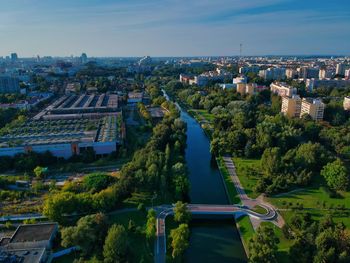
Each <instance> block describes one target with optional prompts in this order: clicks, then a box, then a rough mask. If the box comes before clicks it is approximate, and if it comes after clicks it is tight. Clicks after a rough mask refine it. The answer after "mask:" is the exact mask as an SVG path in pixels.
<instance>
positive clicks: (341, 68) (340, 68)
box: [335, 63, 345, 75]
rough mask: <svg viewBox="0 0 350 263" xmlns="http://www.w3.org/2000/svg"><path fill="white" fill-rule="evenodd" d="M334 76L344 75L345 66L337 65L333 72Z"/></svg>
mask: <svg viewBox="0 0 350 263" xmlns="http://www.w3.org/2000/svg"><path fill="white" fill-rule="evenodd" d="M335 74H337V75H344V74H345V65H344V64H342V63H339V64H337V69H336V71H335Z"/></svg>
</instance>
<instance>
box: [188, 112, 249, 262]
mask: <svg viewBox="0 0 350 263" xmlns="http://www.w3.org/2000/svg"><path fill="white" fill-rule="evenodd" d="M181 119H182V120H183V121H185V122H186V123H187V148H186V162H187V165H188V169H189V179H190V182H191V190H190V199H191V203H197V204H228V198H227V195H226V191H225V188H224V184H223V181H222V178H221V175H220V172H219V170H218V168H217V167H216V165H213V164H212V162H211V154H210V141H209V139H208V137H207V136H206V135H205V133H204V131H203V129H202V128H201V126H200V125H199V123H198V122H197V121H196V120H195V119H194V118H193V117H191V116H190V115H189V114H188V113H187V112H185V111H183V110H181ZM185 259H186V262H196V263H197V262H204V263H206V262H208V263H209V262H220V263H222V262H237V263H238V262H239V263H242V262H247V260H246V255H245V252H244V249H243V245H242V243H241V240H240V237H239V234H238V232H237V229H236V226H235V223H234V220H233V218H232V217H229V218H225V219H221V218H220V219H219V218H211V219H210V220H208V218H206V219H195V220H193V223H191V238H190V247H189V249H188V250H187V252H186V256H185Z"/></svg>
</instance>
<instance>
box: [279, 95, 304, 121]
mask: <svg viewBox="0 0 350 263" xmlns="http://www.w3.org/2000/svg"><path fill="white" fill-rule="evenodd" d="M281 112H282V113H283V114H284V115H286V116H288V117H290V118H297V117H299V116H300V113H301V98H300V97H299V96H298V95H293V96H292V97H282V109H281Z"/></svg>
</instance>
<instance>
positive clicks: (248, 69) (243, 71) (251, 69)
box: [239, 66, 260, 75]
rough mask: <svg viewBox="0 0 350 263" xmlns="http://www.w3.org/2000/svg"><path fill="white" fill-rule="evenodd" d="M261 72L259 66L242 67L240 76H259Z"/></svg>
mask: <svg viewBox="0 0 350 263" xmlns="http://www.w3.org/2000/svg"><path fill="white" fill-rule="evenodd" d="M259 70H260V68H259V67H258V66H251V67H248V66H247V67H240V68H239V74H243V75H247V74H248V73H255V74H259Z"/></svg>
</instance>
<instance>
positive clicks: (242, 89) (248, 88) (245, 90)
mask: <svg viewBox="0 0 350 263" xmlns="http://www.w3.org/2000/svg"><path fill="white" fill-rule="evenodd" d="M257 87H258V85H257V84H256V83H249V84H246V83H237V93H239V94H241V95H244V94H249V95H253V94H254V93H255V92H256V90H257Z"/></svg>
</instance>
